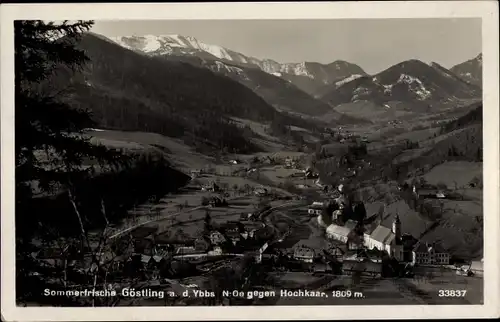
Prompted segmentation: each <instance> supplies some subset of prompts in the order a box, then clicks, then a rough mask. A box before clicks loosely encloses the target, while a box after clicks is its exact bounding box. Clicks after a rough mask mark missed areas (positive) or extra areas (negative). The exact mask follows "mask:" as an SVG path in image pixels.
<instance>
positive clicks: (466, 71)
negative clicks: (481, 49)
mask: <svg viewBox="0 0 500 322" xmlns="http://www.w3.org/2000/svg"><path fill="white" fill-rule="evenodd" d="M450 70H451V71H452V72H453V73H454V74H455V75H457V76H459V77H460V78H462V79H463V80H465V81H466V82H469V83H471V84H474V85H477V86H479V87H482V86H483V54H479V55H477V56H476V57H475V58H473V59H470V60H468V61H466V62H463V63H461V64H458V65H455V66H453V67H452V68H450Z"/></svg>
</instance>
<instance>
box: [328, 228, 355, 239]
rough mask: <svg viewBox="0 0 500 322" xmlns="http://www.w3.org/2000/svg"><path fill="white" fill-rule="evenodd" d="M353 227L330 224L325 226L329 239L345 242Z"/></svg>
mask: <svg viewBox="0 0 500 322" xmlns="http://www.w3.org/2000/svg"><path fill="white" fill-rule="evenodd" d="M352 230H353V229H352V228H349V227H345V226H339V225H335V224H331V225H330V226H328V227H327V228H326V236H327V237H328V238H331V239H335V240H338V241H340V242H343V243H347V241H348V240H349V235H350V233H351V231H352Z"/></svg>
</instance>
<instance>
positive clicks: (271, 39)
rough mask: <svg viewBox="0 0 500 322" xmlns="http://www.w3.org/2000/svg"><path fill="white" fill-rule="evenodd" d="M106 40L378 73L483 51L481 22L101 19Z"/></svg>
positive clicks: (455, 60) (445, 63)
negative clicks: (158, 42) (215, 48)
mask: <svg viewBox="0 0 500 322" xmlns="http://www.w3.org/2000/svg"><path fill="white" fill-rule="evenodd" d="M92 31H94V32H96V33H99V34H102V35H105V36H131V35H136V36H142V35H168V34H178V35H183V36H192V37H195V38H197V39H198V40H199V41H202V42H204V43H207V44H214V45H219V46H223V47H226V48H228V49H232V50H234V51H237V52H241V53H243V54H245V55H247V56H252V57H256V58H261V59H262V58H270V59H274V60H276V61H278V62H281V63H289V62H302V61H312V62H319V63H331V62H333V61H335V60H338V59H339V60H346V61H349V62H351V63H355V64H358V65H359V66H361V67H362V68H363V69H364V70H365V71H366V72H367V73H370V74H374V73H377V72H379V71H382V70H384V69H386V68H388V67H390V66H392V65H394V64H397V63H400V62H402V61H404V60H408V59H419V60H422V61H424V62H427V63H429V62H432V61H434V62H437V63H439V64H440V65H442V66H444V67H447V68H450V67H452V66H453V65H455V64H458V63H461V62H463V61H466V60H468V59H471V58H474V57H475V56H477V55H478V54H479V53H480V52H481V19H475V18H463V19H444V18H443V19H344V20H156V21H155V20H127V21H124V20H122V21H96V23H95V25H94V27H93V29H92Z"/></svg>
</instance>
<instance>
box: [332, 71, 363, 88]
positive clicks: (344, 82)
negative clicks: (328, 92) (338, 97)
mask: <svg viewBox="0 0 500 322" xmlns="http://www.w3.org/2000/svg"><path fill="white" fill-rule="evenodd" d="M361 76H362V75H359V74H354V75H351V76H349V77H346V78H344V79H342V80H340V81H338V82H336V83H335V86H337V87H339V86H342V85H344V84H347V83H349V82H352V81H353V80H355V79H358V78H360V77H361Z"/></svg>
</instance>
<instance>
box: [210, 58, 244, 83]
mask: <svg viewBox="0 0 500 322" xmlns="http://www.w3.org/2000/svg"><path fill="white" fill-rule="evenodd" d="M210 69H212V70H213V71H214V72H228V73H234V74H237V75H239V76H240V77H242V78H243V79H246V80H248V77H247V76H246V74H245V72H244V71H243V69H241V68H239V67H234V66H228V65H226V64H224V63H222V62H220V61H216V62H215V65H212V66H211V67H210Z"/></svg>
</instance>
